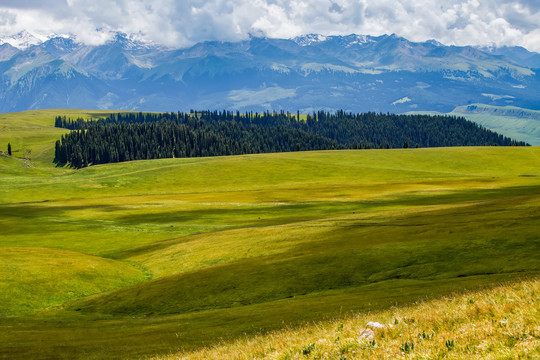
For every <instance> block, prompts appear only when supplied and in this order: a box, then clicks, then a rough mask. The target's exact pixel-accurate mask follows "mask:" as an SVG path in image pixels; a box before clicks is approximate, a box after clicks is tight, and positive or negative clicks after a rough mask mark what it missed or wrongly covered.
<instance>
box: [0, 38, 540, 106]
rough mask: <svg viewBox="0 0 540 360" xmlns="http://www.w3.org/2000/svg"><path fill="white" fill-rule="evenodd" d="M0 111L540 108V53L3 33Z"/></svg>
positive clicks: (327, 41)
mask: <svg viewBox="0 0 540 360" xmlns="http://www.w3.org/2000/svg"><path fill="white" fill-rule="evenodd" d="M0 80H1V81H0V112H14V111H21V110H29V109H44V108H85V109H116V110H141V111H142V110H144V111H178V110H181V111H187V110H189V109H230V110H240V111H246V110H254V111H263V110H281V109H284V110H291V111H294V110H300V111H302V112H306V113H307V112H311V111H315V110H317V109H322V110H329V111H332V110H336V109H344V110H347V111H354V112H364V111H376V112H397V113H400V112H407V111H419V110H422V111H440V112H449V111H452V110H453V109H454V108H455V107H456V106H459V105H467V104H473V103H483V104H488V105H496V106H504V105H512V106H517V107H524V108H529V109H536V110H540V100H539V99H540V54H537V53H533V52H529V51H527V50H526V49H524V48H520V47H499V48H495V47H489V48H488V47H485V48H479V47H472V46H463V47H460V46H446V45H443V44H441V43H439V42H436V41H433V40H430V41H426V42H412V41H409V40H407V39H404V38H402V37H399V36H396V35H383V36H365V35H355V34H353V35H348V36H322V35H317V34H310V35H305V36H301V37H297V38H293V39H271V38H262V37H251V38H249V39H247V40H243V41H237V42H203V43H198V44H195V45H193V46H191V47H189V48H183V49H172V48H167V47H165V46H162V45H159V44H154V43H147V42H142V41H140V40H136V39H135V38H134V37H133V36H130V35H126V34H122V33H117V34H116V36H115V37H114V38H113V39H112V40H110V41H108V42H107V43H105V44H103V45H98V46H92V45H85V44H83V43H80V42H77V41H76V39H74V38H73V37H70V36H67V35H53V36H49V37H40V36H35V35H33V34H30V33H28V32H23V33H20V34H17V35H15V36H12V37H8V38H4V39H0Z"/></svg>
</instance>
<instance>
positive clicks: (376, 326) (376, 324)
mask: <svg viewBox="0 0 540 360" xmlns="http://www.w3.org/2000/svg"><path fill="white" fill-rule="evenodd" d="M366 326H367V327H370V328H374V329H382V328H385V327H386V326H384V325H383V324H381V323H380V322H376V321H370V322H368V323H367V325H366Z"/></svg>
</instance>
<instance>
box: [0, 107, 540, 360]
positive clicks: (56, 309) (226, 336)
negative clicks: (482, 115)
mask: <svg viewBox="0 0 540 360" xmlns="http://www.w3.org/2000/svg"><path fill="white" fill-rule="evenodd" d="M64 114H65V115H67V116H71V117H77V116H82V117H98V116H102V115H103V114H105V113H104V112H102V113H99V112H93V111H91V112H85V111H73V110H45V111H33V112H25V113H17V114H1V115H0V129H1V130H0V150H2V151H6V149H7V143H8V142H9V143H11V145H12V148H13V149H14V153H13V155H14V156H13V157H8V156H6V155H0V229H1V230H0V358H6V359H8V358H9V359H13V358H21V359H28V358H34V359H39V358H65V359H74V358H84V359H102V358H139V357H150V356H164V355H168V354H172V353H178V352H181V351H191V350H194V349H197V348H200V347H203V346H209V345H212V344H215V343H217V342H220V341H228V340H232V339H237V338H244V337H249V336H252V335H256V334H261V333H262V334H264V333H265V332H267V331H271V330H276V329H281V328H284V327H287V328H294V327H295V326H302V325H303V324H306V323H308V322H313V321H323V320H330V319H334V318H341V317H346V316H349V315H350V314H353V313H357V312H362V313H366V312H370V311H379V310H384V309H387V308H390V307H392V306H396V305H397V306H401V305H407V304H410V303H414V302H416V301H419V300H425V299H431V298H437V297H440V296H443V295H448V294H452V293H456V292H459V293H463V292H466V291H469V290H478V289H482V288H487V287H492V286H495V285H498V284H500V283H502V282H508V281H518V280H522V279H528V278H534V277H537V276H538V274H539V273H540V251H539V250H540V242H539V235H540V225H539V224H540V148H539V147H521V148H518V147H509V148H502V147H476V148H429V149H392V150H349V151H346V150H345V151H315V152H293V153H281V154H259V155H245V156H231V157H214V158H189V159H162V160H149V161H136V162H128V163H117V164H108V165H100V166H95V167H88V168H84V169H80V170H72V169H69V168H60V167H55V166H54V164H53V163H52V159H53V156H54V154H53V148H54V142H55V141H56V140H57V139H58V138H59V137H60V136H61V134H63V133H65V130H62V129H56V128H54V116H56V115H64Z"/></svg>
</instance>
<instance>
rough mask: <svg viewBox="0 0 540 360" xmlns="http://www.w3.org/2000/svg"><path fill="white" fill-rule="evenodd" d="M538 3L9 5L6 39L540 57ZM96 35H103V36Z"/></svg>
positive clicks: (251, 0) (65, 0) (60, 1)
mask: <svg viewBox="0 0 540 360" xmlns="http://www.w3.org/2000/svg"><path fill="white" fill-rule="evenodd" d="M539 18H540V2H538V0H519V1H510V0H483V1H479V0H447V1H444V2H436V1H432V0H398V1H394V0H208V1H205V0H183V1H174V0H154V1H151V0H94V1H91V2H88V1H86V0H40V1H38V0H28V1H20V0H3V1H2V2H1V3H0V33H3V34H7V33H14V32H17V31H20V30H23V29H27V30H31V31H42V32H56V33H67V32H70V33H75V34H76V35H78V37H79V39H81V40H83V41H85V42H89V43H100V42H103V41H105V40H106V39H107V38H108V36H109V35H108V32H110V31H123V32H126V33H140V34H144V37H146V38H147V39H149V40H152V41H155V42H159V43H164V44H166V45H170V46H187V45H191V44H193V43H195V42H199V41H204V40H220V41H225V40H239V39H245V38H247V37H248V36H249V34H256V35H265V36H269V37H282V38H288V37H294V36H298V35H302V34H306V33H322V34H325V35H336V34H350V33H358V34H371V35H380V34H389V33H396V34H398V35H400V36H404V37H406V38H408V39H411V40H414V41H422V40H427V39H431V38H433V39H436V40H438V41H440V42H442V43H445V44H456V45H466V44H471V45H491V44H497V45H522V46H525V47H527V48H529V49H531V50H534V51H540V41H539V39H540V25H539V24H540V23H539V22H538V19H539ZM96 29H99V31H97V30H96Z"/></svg>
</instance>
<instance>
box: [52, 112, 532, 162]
mask: <svg viewBox="0 0 540 360" xmlns="http://www.w3.org/2000/svg"><path fill="white" fill-rule="evenodd" d="M55 126H56V127H61V128H66V129H71V130H73V131H71V132H70V133H68V134H66V135H63V136H62V137H61V139H60V140H58V141H57V142H56V145H55V158H54V161H55V162H56V163H57V164H59V165H64V164H69V165H70V166H71V167H74V168H81V167H85V166H88V165H95V164H105V163H111V162H122V161H130V160H143V159H160V158H172V157H200V156H220V155H240V154H254V153H269V152H286V151H299V150H329V149H369V148H375V147H377V148H402V147H439V146H479V145H501V146H508V145H527V144H525V143H523V142H516V141H513V140H512V139H510V138H507V137H504V136H502V135H499V134H497V133H495V132H493V131H490V130H487V129H485V128H482V127H480V126H478V125H476V124H475V123H473V122H470V121H468V120H466V119H465V118H462V117H453V116H429V115H396V114H377V113H371V112H370V113H361V114H353V113H346V112H344V111H338V112H336V113H328V112H324V111H319V112H317V113H314V114H312V115H307V117H306V118H305V119H300V114H299V113H298V112H297V113H296V114H291V113H285V112H279V113H276V112H272V113H271V112H264V113H245V114H240V113H239V112H231V111H221V112H219V111H202V112H195V111H192V112H190V113H182V112H178V113H117V114H111V115H109V116H108V117H106V118H103V119H99V120H84V119H75V120H74V119H70V118H66V117H62V116H57V117H56V120H55Z"/></svg>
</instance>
